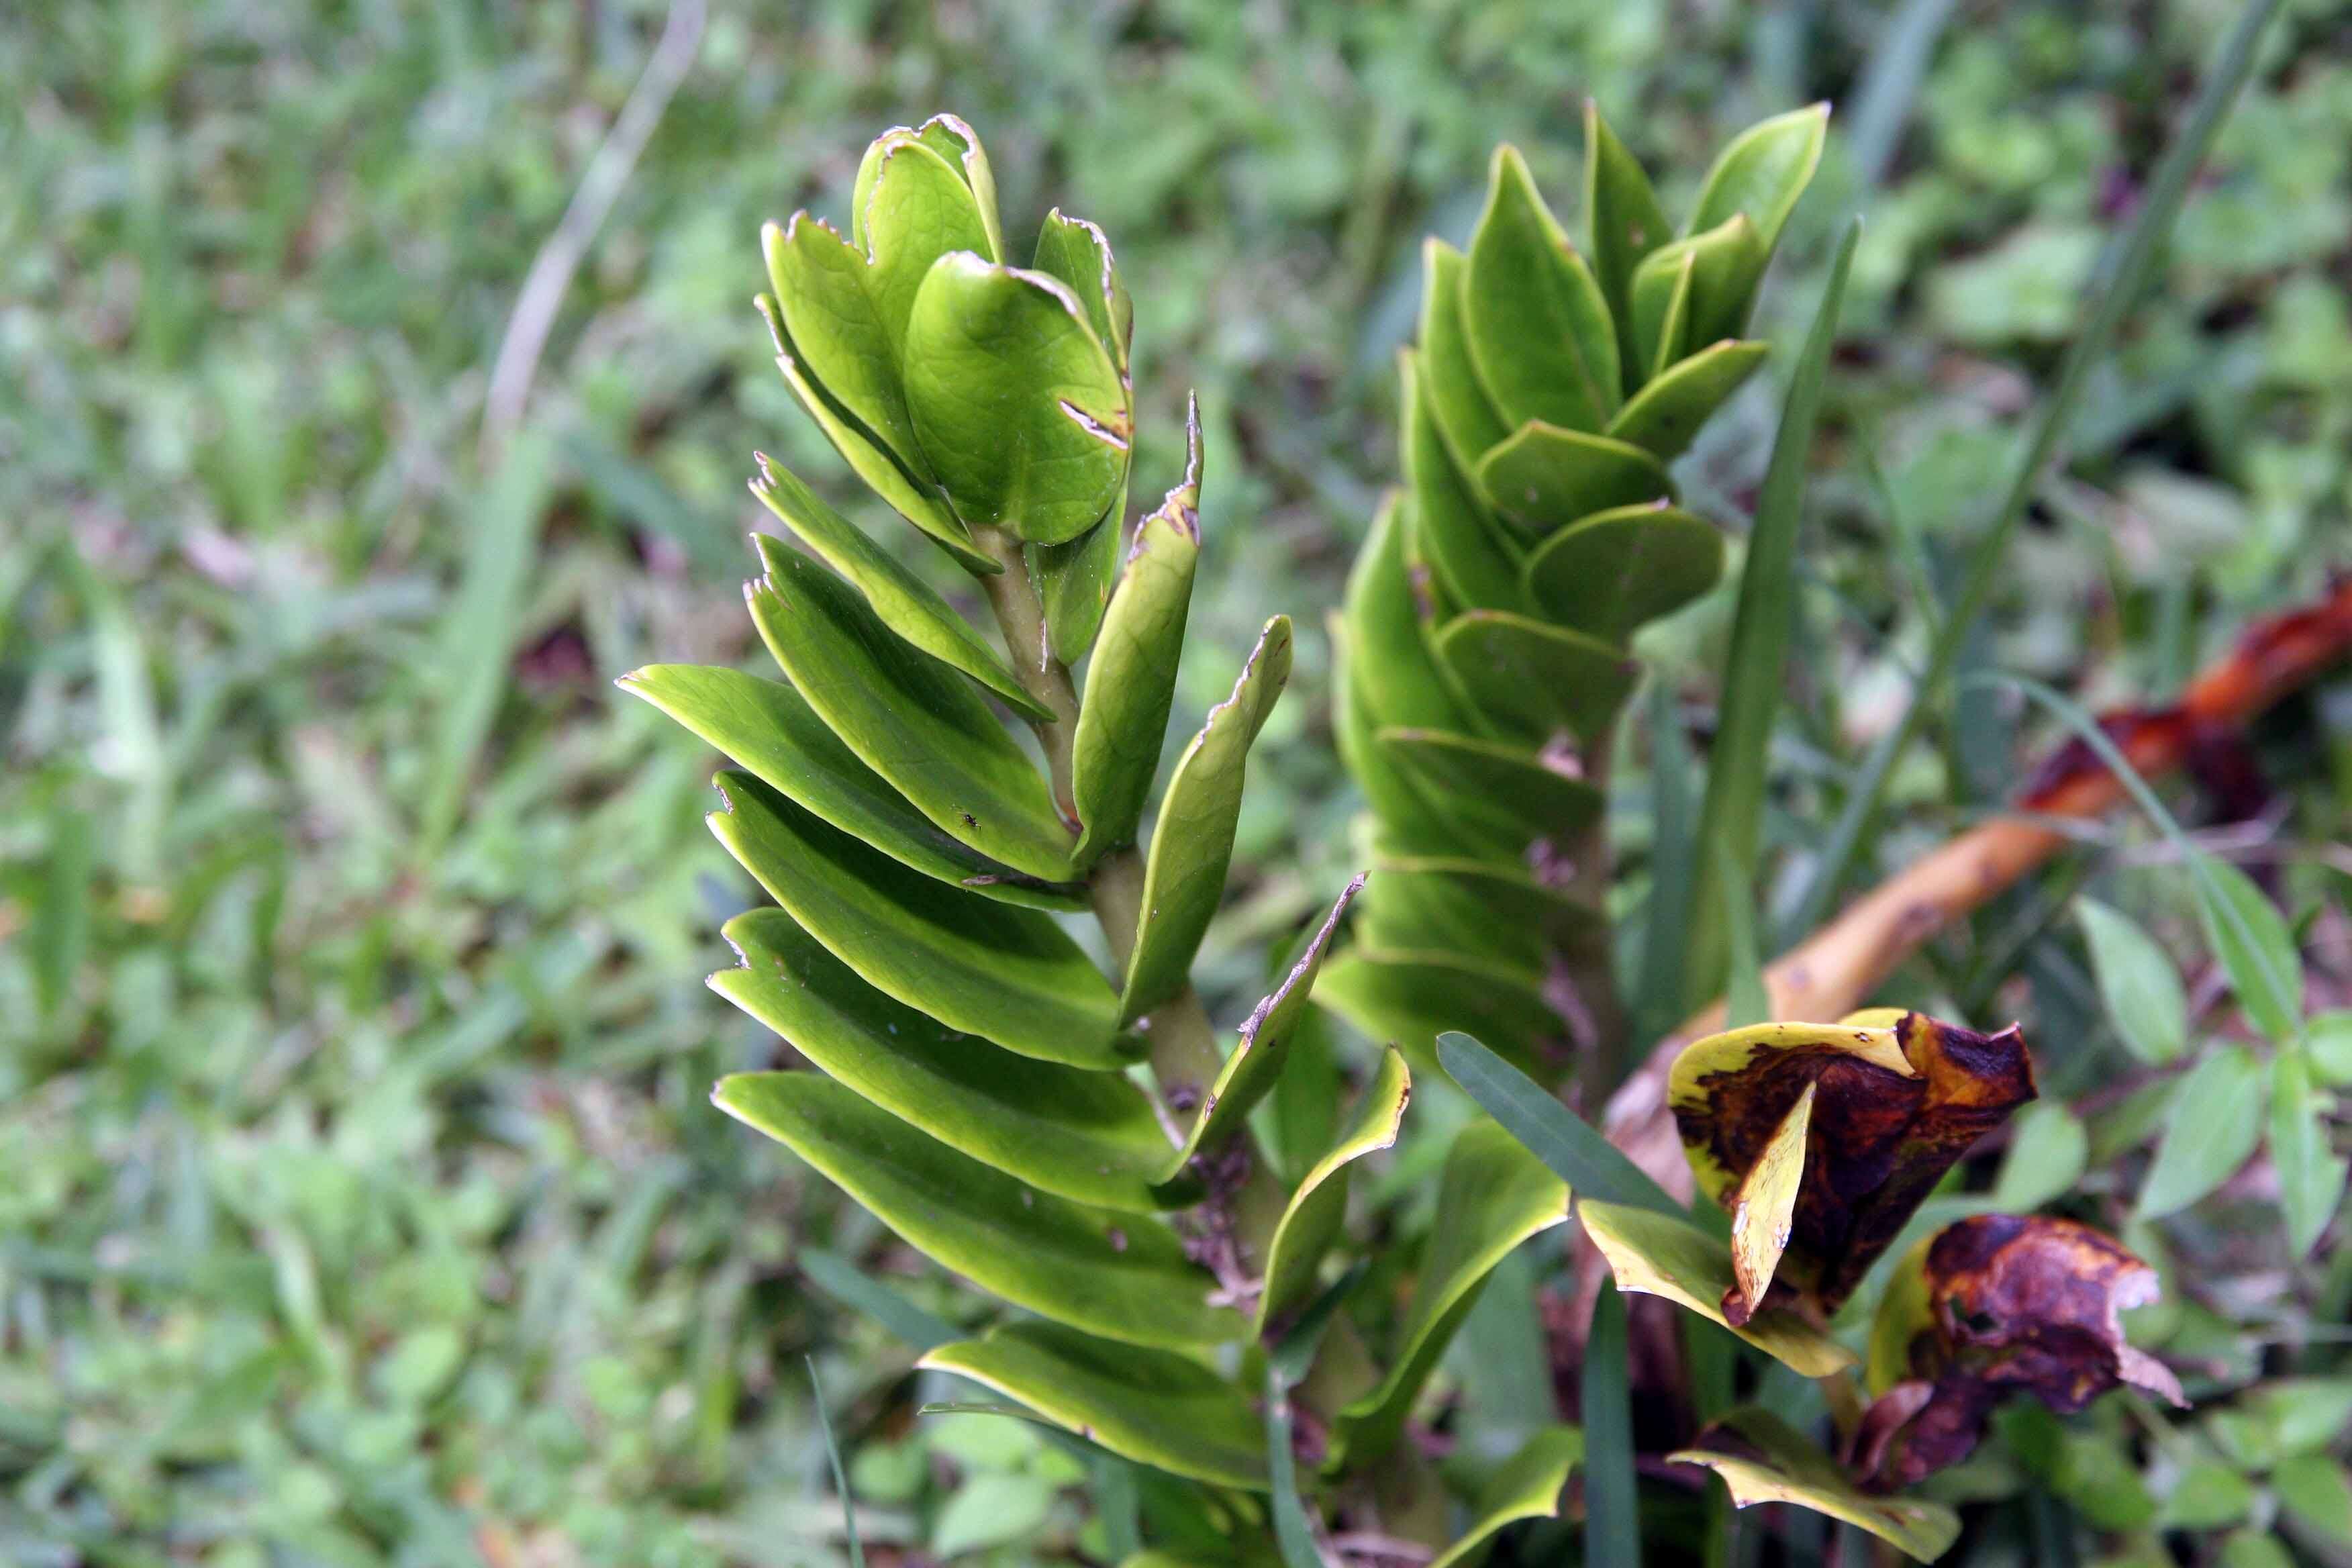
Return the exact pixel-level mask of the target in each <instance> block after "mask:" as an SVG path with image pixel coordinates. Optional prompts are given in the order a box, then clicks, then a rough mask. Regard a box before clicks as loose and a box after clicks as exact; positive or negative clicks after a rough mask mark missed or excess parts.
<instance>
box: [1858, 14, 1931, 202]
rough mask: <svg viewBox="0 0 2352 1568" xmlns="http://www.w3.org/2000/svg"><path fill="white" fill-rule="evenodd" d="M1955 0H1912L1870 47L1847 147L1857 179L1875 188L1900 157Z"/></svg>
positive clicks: (1864, 184)
mask: <svg viewBox="0 0 2352 1568" xmlns="http://www.w3.org/2000/svg"><path fill="white" fill-rule="evenodd" d="M1953 5H1954V0H1906V4H1905V5H1904V6H1903V8H1902V9H1901V10H1900V11H1897V12H1896V13H1895V15H1894V16H1892V17H1890V18H1888V20H1887V23H1886V26H1885V28H1884V29H1883V30H1882V31H1881V32H1880V34H1879V36H1878V43H1877V46H1876V47H1874V48H1873V49H1872V50H1871V51H1870V63H1869V64H1868V65H1867V66H1865V67H1864V68H1863V72H1862V76H1861V79H1860V80H1859V81H1858V82H1857V83H1856V84H1855V87H1854V93H1853V116H1852V118H1850V119H1849V120H1848V121H1847V122H1846V133H1845V140H1846V146H1847V148H1848V149H1849V150H1850V151H1851V152H1852V153H1853V177H1854V183H1855V184H1858V185H1860V186H1861V187H1862V188H1863V189H1864V190H1865V191H1868V190H1874V189H1876V188H1877V185H1878V182H1879V180H1880V179H1881V178H1883V177H1884V176H1885V173H1886V166H1887V164H1889V163H1893V162H1894V161H1895V146H1896V144H1897V143H1898V142H1900V141H1901V140H1902V136H1903V122H1904V121H1905V120H1906V119H1907V118H1909V116H1910V113H1911V105H1912V103H1913V101H1914V100H1916V99H1917V97H1918V95H1919V79H1920V78H1922V77H1923V76H1925V75H1926V74H1927V61H1928V58H1929V57H1930V56H1932V55H1933V54H1934V53H1935V52H1936V40H1937V38H1939V37H1942V36H1943V32H1944V24H1945V23H1946V22H1947V21H1948V20H1950V18H1951V15H1952V7H1953Z"/></svg>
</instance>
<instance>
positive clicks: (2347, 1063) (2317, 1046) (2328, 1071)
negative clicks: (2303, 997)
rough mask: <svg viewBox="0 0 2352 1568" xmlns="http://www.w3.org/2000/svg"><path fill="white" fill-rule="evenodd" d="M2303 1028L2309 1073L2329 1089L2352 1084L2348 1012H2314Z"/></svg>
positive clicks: (2350, 1015)
mask: <svg viewBox="0 0 2352 1568" xmlns="http://www.w3.org/2000/svg"><path fill="white" fill-rule="evenodd" d="M2303 1029H2304V1034H2303V1043H2304V1048H2305V1052H2306V1053H2307V1054H2308V1056H2309V1058H2310V1060H2311V1073H2312V1076H2313V1077H2314V1078H2315V1079H2318V1080H2319V1081H2320V1082H2322V1083H2324V1084H2326V1085H2327V1086H2328V1087H2329V1088H2331V1089H2343V1088H2346V1087H2347V1086H2352V1012H2339V1013H2315V1014H2314V1015H2312V1016H2311V1018H2310V1019H2309V1020H2308V1021H2307V1022H2305V1025H2304V1026H2303Z"/></svg>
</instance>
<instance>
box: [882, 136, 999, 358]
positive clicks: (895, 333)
mask: <svg viewBox="0 0 2352 1568" xmlns="http://www.w3.org/2000/svg"><path fill="white" fill-rule="evenodd" d="M875 148H876V149H877V150H878V153H879V159H878V161H877V163H876V164H875V167H874V174H873V178H872V180H871V181H870V182H869V181H867V180H866V177H865V171H864V170H862V169H861V170H860V171H859V184H858V187H857V189H856V192H855V194H854V198H853V199H855V200H856V203H857V212H858V218H859V226H858V233H860V234H862V235H863V240H862V243H863V244H864V246H865V247H866V258H867V260H868V263H869V265H870V267H871V272H870V274H869V276H870V279H871V281H870V283H869V285H868V287H869V288H870V289H871V290H872V292H873V296H874V300H875V303H876V305H877V308H878V309H879V310H880V312H881V317H882V321H883V324H884V325H885V326H886V327H887V329H888V330H889V332H890V335H891V339H892V341H893V342H896V343H897V344H898V363H899V365H900V367H901V371H902V373H903V372H904V371H905V370H906V369H909V368H911V367H912V365H913V363H914V360H915V357H916V353H915V349H914V344H913V342H912V341H911V328H912V325H913V317H914V313H915V301H916V300H917V298H918V297H919V295H920V294H921V293H922V288H923V284H924V282H925V280H926V279H928V278H929V274H930V271H931V269H932V268H933V267H935V266H936V265H938V263H939V261H940V258H941V257H944V256H948V255H950V254H951V253H955V252H968V253H971V254H974V255H977V256H978V257H980V258H981V259H982V261H983V262H993V261H997V260H1000V259H1002V255H1001V253H1000V251H999V250H998V248H997V244H996V239H995V237H994V236H993V235H992V233H991V232H990V227H991V226H990V222H989V219H988V218H987V217H986V216H982V212H981V210H980V199H979V197H978V196H977V195H975V194H974V192H973V191H972V188H971V182H970V181H969V180H967V179H965V178H964V174H963V171H962V170H961V169H959V168H958V167H956V166H955V164H953V163H950V161H949V160H948V159H947V158H945V157H942V156H940V152H939V150H938V149H937V148H935V147H931V146H929V145H927V144H926V143H925V142H924V141H923V139H922V137H921V135H920V133H919V132H906V131H894V132H889V133H888V134H887V135H885V136H884V137H882V139H881V140H880V141H879V142H876V143H875ZM852 237H853V238H856V237H857V236H856V234H853V236H852Z"/></svg>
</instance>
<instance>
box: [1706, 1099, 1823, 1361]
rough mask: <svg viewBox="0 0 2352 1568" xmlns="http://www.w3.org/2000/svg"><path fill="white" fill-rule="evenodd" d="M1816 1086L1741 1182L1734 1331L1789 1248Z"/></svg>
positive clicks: (1735, 1214)
mask: <svg viewBox="0 0 2352 1568" xmlns="http://www.w3.org/2000/svg"><path fill="white" fill-rule="evenodd" d="M1816 1092H1817V1086H1815V1085H1813V1084H1810V1083H1809V1084H1807V1085H1805V1089H1804V1092H1803V1093H1801V1094H1800V1095H1798V1096H1797V1103H1796V1104H1794V1105H1792V1106H1790V1108H1789V1114H1788V1115H1786V1116H1784V1117H1782V1118H1781V1119H1780V1126H1779V1128H1777V1129H1776V1130H1775V1131H1773V1133H1772V1138H1771V1142H1768V1143H1767V1144H1765V1145H1764V1153H1763V1155H1762V1157H1761V1158H1759V1160H1758V1161H1757V1162H1756V1163H1755V1164H1754V1165H1753V1166H1752V1167H1751V1168H1750V1169H1749V1170H1748V1174H1747V1175H1746V1176H1744V1177H1742V1178H1741V1179H1740V1183H1739V1187H1738V1192H1737V1194H1735V1195H1734V1196H1733V1198H1732V1204H1731V1269H1732V1274H1733V1276H1734V1277H1735V1278H1736V1279H1738V1284H1737V1285H1736V1286H1734V1287H1733V1288H1732V1289H1730V1290H1728V1291H1727V1292H1725V1294H1724V1298H1723V1315H1724V1316H1725V1317H1726V1318H1727V1319H1729V1320H1730V1321H1731V1324H1732V1326H1733V1327H1734V1328H1738V1327H1739V1326H1740V1325H1742V1324H1744V1323H1746V1322H1747V1321H1748V1318H1749V1317H1750V1316H1752V1315H1753V1314H1754V1312H1755V1310H1756V1309H1757V1308H1759V1307H1760V1306H1762V1305H1763V1304H1764V1293H1765V1291H1767V1290H1769V1289H1771V1287H1772V1271H1773V1270H1774V1269H1775V1268H1779V1267H1780V1255H1781V1254H1782V1253H1783V1252H1785V1251H1787V1250H1788V1247H1789V1226H1790V1222H1791V1220H1792V1219H1793V1218H1794V1217H1795V1215H1796V1210H1797V1184H1798V1182H1799V1179H1800V1178H1801V1177H1802V1176H1803V1175H1804V1173H1805V1132H1806V1130H1807V1129H1809V1128H1810V1127H1811V1125H1812V1121H1813V1097H1814V1095H1815V1093H1816Z"/></svg>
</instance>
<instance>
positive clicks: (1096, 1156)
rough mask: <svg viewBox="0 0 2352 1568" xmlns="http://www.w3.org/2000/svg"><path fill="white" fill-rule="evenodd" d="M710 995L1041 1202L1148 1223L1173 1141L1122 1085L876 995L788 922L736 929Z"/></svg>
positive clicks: (1118, 1078)
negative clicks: (1109, 1211)
mask: <svg viewBox="0 0 2352 1568" xmlns="http://www.w3.org/2000/svg"><path fill="white" fill-rule="evenodd" d="M725 935H726V938H727V941H728V942H729V943H730V944H731V945H732V946H733V947H734V949H735V952H736V954H737V956H738V957H739V958H740V960H741V961H742V962H741V963H740V965H739V966H738V967H737V968H734V969H722V970H720V971H719V973H716V974H714V975H712V976H711V977H710V988H711V989H712V990H713V991H716V992H717V993H719V994H720V995H721V996H724V997H726V998H727V999H728V1000H729V1001H730V1002H732V1003H734V1004H735V1005H737V1006H738V1007H740V1008H742V1009H743V1011H744V1012H746V1013H748V1014H750V1015H751V1016H752V1017H754V1018H757V1019H759V1020H760V1022H761V1023H762V1024H765V1025H766V1026H768V1027H769V1028H771V1029H773V1030H774V1031H775V1032H776V1033H777V1034H779V1035H781V1036H782V1037H784V1039H785V1040H787V1041H788V1042H790V1043H791V1045H792V1047H793V1049H794V1050H797V1051H798V1052H800V1054H801V1055H803V1056H804V1057H806V1058H808V1059H809V1060H810V1061H812V1062H814V1064H815V1065H816V1066H818V1067H819V1068H823V1069H824V1071H825V1072H826V1073H828V1074H829V1075H831V1076H832V1077H833V1078H835V1079H838V1080H839V1081H840V1082H842V1083H845V1084H846V1085H848V1086H849V1087H850V1088H851V1089H856V1091H857V1092H858V1093H859V1094H860V1095H862V1096H864V1097H865V1098H866V1099H867V1100H872V1101H873V1102H874V1103H875V1104H877V1105H878V1106H880V1107H882V1108H883V1109H884V1110H888V1111H890V1112H892V1113H893V1114H895V1115H897V1116H898V1117H900V1118H902V1119H904V1120H906V1121H911V1122H913V1123H914V1124H915V1125H917V1126H919V1127H920V1128H922V1129H923V1130H924V1131H927V1132H929V1133H930V1134H931V1135H932V1136H933V1137H935V1138H938V1139H940V1141H941V1142H945V1143H947V1144H949V1145H950V1146H951V1147H953V1148H955V1149H957V1150H959V1151H960V1152H963V1153H965V1154H969V1155H971V1157H972V1158H973V1159H975V1160H978V1161H980V1162H981V1163H982V1164H985V1165H988V1166H991V1167H992V1168H993V1169H995V1170H999V1171H1003V1172H1004V1173H1006V1174H1008V1175H1011V1176H1013V1177H1015V1178H1017V1179H1019V1180H1020V1181H1022V1182H1024V1183H1026V1184H1029V1185H1031V1186H1034V1187H1036V1188H1038V1189H1039V1190H1040V1191H1043V1192H1048V1193H1053V1194H1057V1195H1058V1196H1061V1197H1066V1198H1069V1199H1072V1200H1074V1201H1076V1202H1078V1203H1084V1204H1092V1205H1097V1206H1098V1207H1103V1208H1116V1209H1124V1210H1128V1211H1130V1212H1138V1213H1145V1214H1149V1213H1151V1212H1153V1211H1154V1210H1156V1209H1158V1208H1159V1207H1160V1206H1161V1205H1160V1203H1159V1202H1158V1201H1157V1200H1156V1199H1155V1198H1154V1197H1153V1196H1152V1194H1151V1184H1152V1183H1153V1182H1154V1181H1157V1180H1160V1178H1161V1176H1162V1174H1163V1172H1164V1168H1165V1166H1166V1165H1167V1163H1168V1136H1167V1134H1166V1133H1165V1132H1164V1131H1161V1130H1160V1121H1159V1117H1158V1116H1157V1114H1156V1113H1155V1112H1154V1111H1153V1110H1152V1107H1151V1102H1150V1100H1149V1099H1148V1098H1147V1097H1146V1096H1145V1094H1144V1092H1143V1090H1142V1089H1139V1088H1138V1087H1137V1086H1136V1085H1135V1083H1133V1082H1132V1081H1131V1080H1130V1079H1128V1078H1127V1077H1126V1076H1125V1075H1124V1074H1120V1073H1115V1072H1090V1071H1087V1070H1084V1069H1081V1068H1069V1067H1064V1066H1061V1065H1059V1064H1058V1063H1053V1062H1041V1061H1034V1060H1031V1059H1030V1058H1026V1057H1021V1056H1015V1055H1013V1053H1011V1052H1009V1051H997V1050H992V1049H989V1048H987V1047H984V1046H982V1044H981V1043H980V1042H978V1041H975V1040H974V1039H972V1038H971V1037H970V1036H969V1035H965V1034H962V1033H960V1032H958V1031H957V1030H954V1029H951V1028H950V1027H948V1026H946V1025H944V1024H941V1023H939V1022H937V1021H935V1020H933V1019H931V1018H929V1017H927V1016H924V1015H923V1014H921V1013H919V1012H917V1011H915V1009H913V1008H911V1007H908V1006H906V1005H903V1004H901V1003H899V1002H897V1001H894V1000H892V999H891V998H889V997H887V996H885V995H884V994H882V993H881V992H879V991H877V990H875V989H874V987H872V986H871V985H868V984H866V982H865V981H863V980H861V979H859V978H858V977H857V975H856V973H854V972H853V971H852V970H851V969H850V968H849V967H848V966H847V965H846V964H845V963H842V962H841V961H840V960H839V959H837V958H835V957H834V956H833V955H832V954H831V953H830V952H826V951H825V950H824V947H823V946H821V945H820V944H819V943H818V942H816V941H815V940H814V938H812V937H811V936H810V935H809V934H808V933H807V932H806V931H802V930H801V929H800V927H798V926H797V925H794V924H793V920H792V917H791V916H790V915H788V914H786V913H785V912H784V911H783V910H774V909H767V910H750V911H749V912H747V913H744V914H740V915H738V916H736V917H735V918H734V919H733V920H731V921H728V922H727V926H726V930H725Z"/></svg>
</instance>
